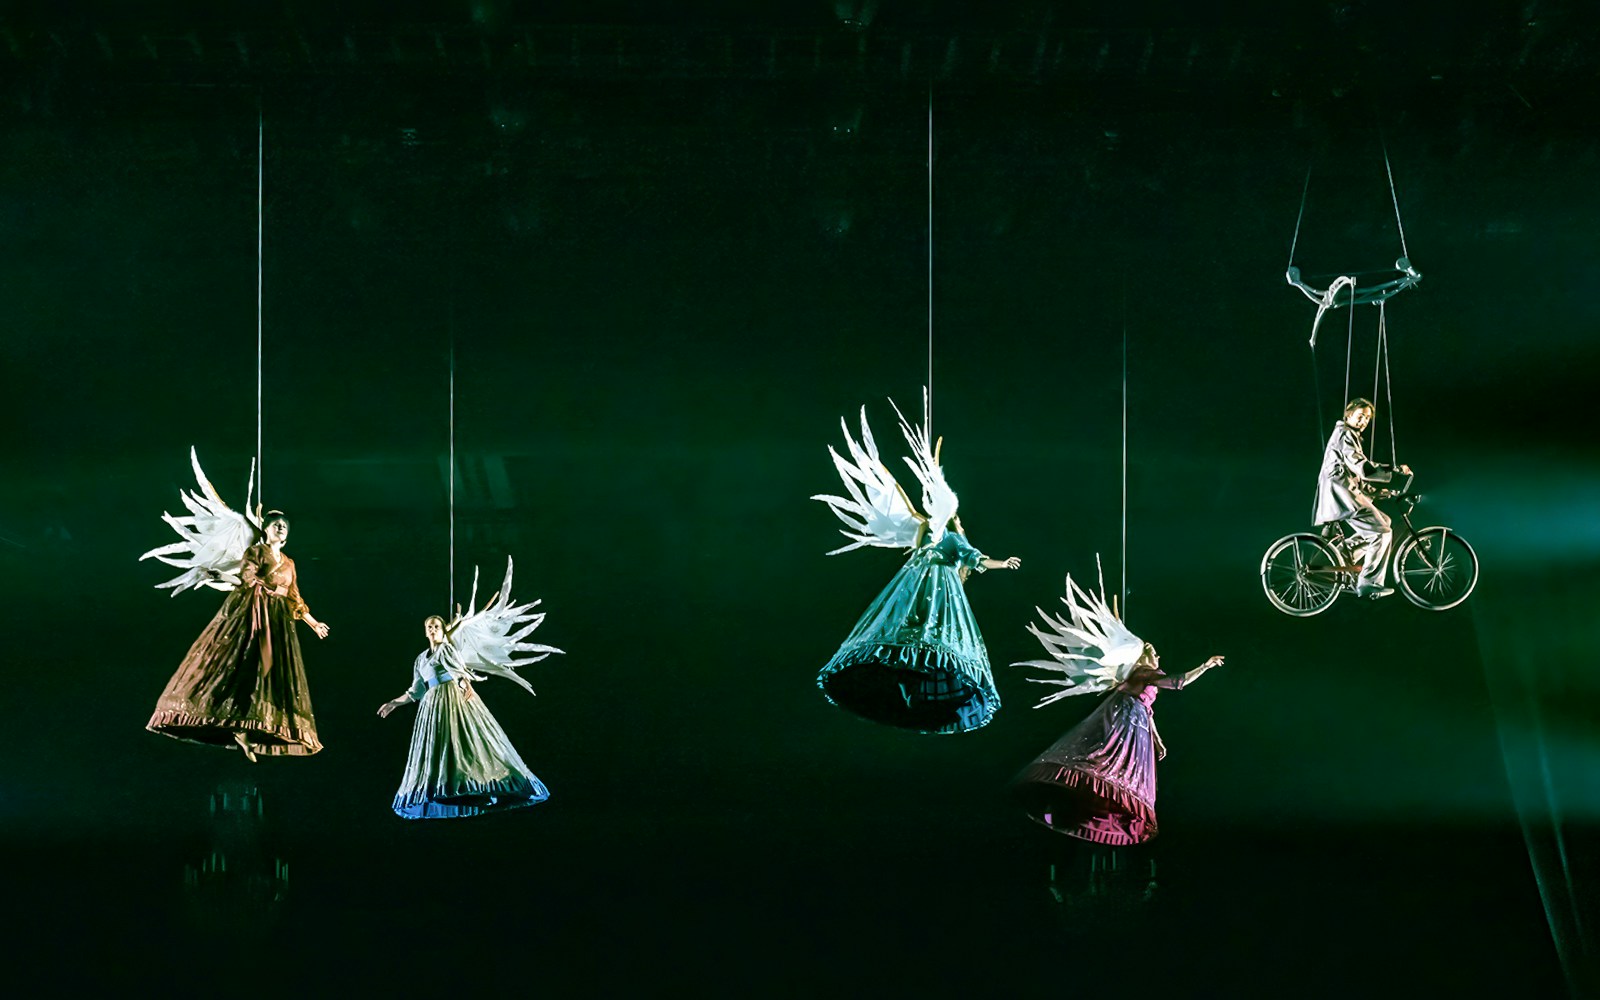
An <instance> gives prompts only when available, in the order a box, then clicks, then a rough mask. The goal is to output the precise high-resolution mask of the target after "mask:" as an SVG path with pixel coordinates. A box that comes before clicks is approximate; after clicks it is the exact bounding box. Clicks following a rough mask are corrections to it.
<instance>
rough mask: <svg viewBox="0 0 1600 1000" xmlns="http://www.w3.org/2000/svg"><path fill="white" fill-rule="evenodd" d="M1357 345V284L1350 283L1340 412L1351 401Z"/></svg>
mask: <svg viewBox="0 0 1600 1000" xmlns="http://www.w3.org/2000/svg"><path fill="white" fill-rule="evenodd" d="M1355 346H1356V286H1355V282H1353V281H1352V282H1351V283H1350V320H1349V326H1348V327H1346V329H1345V337H1344V398H1343V399H1341V400H1340V401H1339V408H1340V412H1343V410H1344V407H1345V405H1346V404H1348V403H1349V402H1350V356H1351V353H1352V352H1353V351H1354V350H1355Z"/></svg>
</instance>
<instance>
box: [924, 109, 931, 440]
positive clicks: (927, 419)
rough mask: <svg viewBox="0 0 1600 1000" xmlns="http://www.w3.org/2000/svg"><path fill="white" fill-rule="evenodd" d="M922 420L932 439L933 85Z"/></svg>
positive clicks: (929, 121) (929, 117) (929, 148)
mask: <svg viewBox="0 0 1600 1000" xmlns="http://www.w3.org/2000/svg"><path fill="white" fill-rule="evenodd" d="M922 419H923V422H924V425H925V426H926V428H927V432H928V437H929V440H932V438H933V84H931V83H930V84H928V403H927V407H926V412H925V413H923V415H922Z"/></svg>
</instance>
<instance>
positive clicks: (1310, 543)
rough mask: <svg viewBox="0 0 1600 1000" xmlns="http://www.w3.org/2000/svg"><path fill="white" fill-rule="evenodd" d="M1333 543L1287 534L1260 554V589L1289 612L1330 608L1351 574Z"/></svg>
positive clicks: (1304, 613) (1309, 612) (1307, 613)
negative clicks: (1342, 567) (1341, 565)
mask: <svg viewBox="0 0 1600 1000" xmlns="http://www.w3.org/2000/svg"><path fill="white" fill-rule="evenodd" d="M1339 566H1340V563H1339V556H1338V553H1336V552H1335V551H1334V549H1333V546H1331V545H1329V544H1328V543H1327V542H1325V541H1323V540H1322V539H1321V538H1319V537H1317V536H1316V535H1313V534H1310V533H1305V532H1302V533H1299V534H1294V535H1285V536H1284V537H1283V538H1280V539H1278V540H1277V541H1276V542H1273V543H1272V546H1271V547H1270V548H1268V549H1267V553H1266V555H1264V556H1262V557H1261V589H1262V590H1263V591H1265V592H1266V595H1267V600H1268V601H1271V602H1272V606H1273V607H1275V608H1277V609H1278V610H1279V611H1282V612H1283V613H1284V614H1286V615H1294V616H1295V617H1296V618H1309V617H1311V616H1312V615H1315V614H1320V613H1321V612H1323V611H1326V610H1328V608H1329V607H1330V606H1332V604H1333V602H1334V601H1335V600H1337V599H1338V597H1339V588H1340V587H1341V586H1342V585H1344V584H1346V583H1348V581H1349V578H1350V574H1349V573H1348V572H1347V571H1345V570H1342V569H1340V568H1339Z"/></svg>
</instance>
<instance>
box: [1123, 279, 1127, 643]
mask: <svg viewBox="0 0 1600 1000" xmlns="http://www.w3.org/2000/svg"><path fill="white" fill-rule="evenodd" d="M1122 620H1123V621H1124V622H1126V621H1127V620H1128V272H1127V271H1126V270H1124V271H1123V272H1122Z"/></svg>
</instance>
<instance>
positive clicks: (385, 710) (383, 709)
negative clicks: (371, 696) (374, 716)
mask: <svg viewBox="0 0 1600 1000" xmlns="http://www.w3.org/2000/svg"><path fill="white" fill-rule="evenodd" d="M399 707H400V706H399V705H398V704H397V703H395V702H392V701H386V702H384V703H383V704H382V705H379V706H378V718H380V719H387V718H388V717H389V713H390V712H393V711H394V710H395V709H397V708H399Z"/></svg>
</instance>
